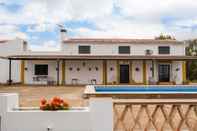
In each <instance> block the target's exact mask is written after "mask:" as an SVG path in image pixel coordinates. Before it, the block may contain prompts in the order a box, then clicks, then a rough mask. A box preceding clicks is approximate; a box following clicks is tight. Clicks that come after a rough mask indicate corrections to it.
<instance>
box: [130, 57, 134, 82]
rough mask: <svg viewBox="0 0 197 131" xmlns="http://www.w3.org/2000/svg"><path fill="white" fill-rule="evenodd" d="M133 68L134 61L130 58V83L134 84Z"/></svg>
mask: <svg viewBox="0 0 197 131" xmlns="http://www.w3.org/2000/svg"><path fill="white" fill-rule="evenodd" d="M132 69H133V68H132V61H131V60H130V61H129V76H130V77H129V78H130V82H129V83H130V84H132V83H133V70H132Z"/></svg>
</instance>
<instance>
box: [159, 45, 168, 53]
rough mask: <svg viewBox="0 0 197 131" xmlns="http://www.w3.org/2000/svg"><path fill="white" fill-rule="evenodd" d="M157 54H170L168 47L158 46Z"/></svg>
mask: <svg viewBox="0 0 197 131" xmlns="http://www.w3.org/2000/svg"><path fill="white" fill-rule="evenodd" d="M159 54H170V47H169V46H159Z"/></svg>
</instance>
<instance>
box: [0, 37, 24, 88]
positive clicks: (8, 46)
mask: <svg viewBox="0 0 197 131" xmlns="http://www.w3.org/2000/svg"><path fill="white" fill-rule="evenodd" d="M23 51H24V41H23V40H21V39H14V40H9V41H7V42H5V43H1V44H0V56H7V55H13V54H14V55H16V54H18V53H21V52H23ZM20 65H21V62H20V61H15V60H12V78H11V79H12V81H13V82H14V83H18V82H20V81H21V80H20ZM0 69H1V73H0V83H3V84H4V83H7V80H8V79H9V61H8V60H7V59H0Z"/></svg>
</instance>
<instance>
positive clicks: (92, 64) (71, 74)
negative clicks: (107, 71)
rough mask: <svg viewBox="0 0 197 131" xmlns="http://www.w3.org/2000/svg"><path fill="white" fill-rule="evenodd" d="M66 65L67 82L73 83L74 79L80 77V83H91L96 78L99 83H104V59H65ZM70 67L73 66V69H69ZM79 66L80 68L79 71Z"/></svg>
mask: <svg viewBox="0 0 197 131" xmlns="http://www.w3.org/2000/svg"><path fill="white" fill-rule="evenodd" d="M83 63H85V65H83ZM65 66H66V68H65V72H66V74H65V75H66V76H65V79H66V80H65V82H66V84H72V79H78V84H91V79H96V81H97V84H102V82H103V79H102V77H103V75H102V74H103V61H102V60H89V61H74V60H73V61H65ZM96 67H98V71H96V69H95V68H96ZM69 68H72V70H69ZM77 68H79V69H80V70H79V71H77ZM89 68H91V71H89Z"/></svg>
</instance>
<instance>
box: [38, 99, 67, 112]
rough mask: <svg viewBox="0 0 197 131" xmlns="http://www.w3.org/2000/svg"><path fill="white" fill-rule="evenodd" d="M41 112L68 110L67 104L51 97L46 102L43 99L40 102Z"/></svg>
mask: <svg viewBox="0 0 197 131" xmlns="http://www.w3.org/2000/svg"><path fill="white" fill-rule="evenodd" d="M40 109H41V110H52V111H56V110H68V109H69V104H68V102H66V101H64V100H63V99H61V98H60V97H53V98H52V99H51V100H50V101H47V100H46V99H45V98H43V99H41V101H40Z"/></svg>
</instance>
